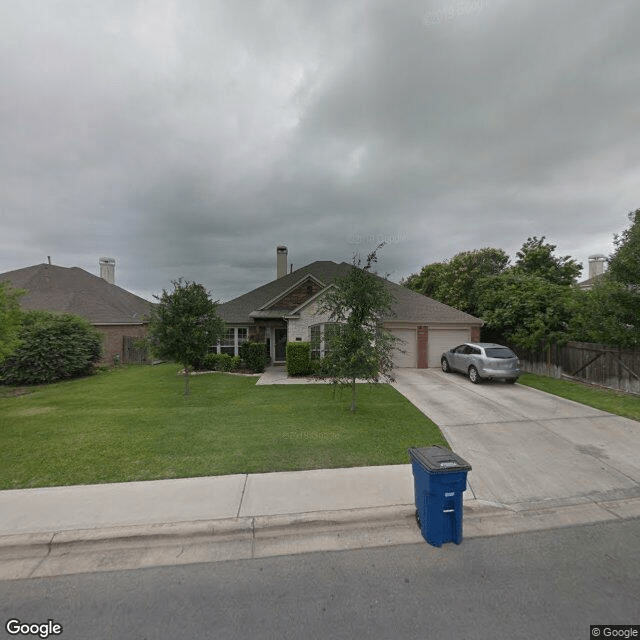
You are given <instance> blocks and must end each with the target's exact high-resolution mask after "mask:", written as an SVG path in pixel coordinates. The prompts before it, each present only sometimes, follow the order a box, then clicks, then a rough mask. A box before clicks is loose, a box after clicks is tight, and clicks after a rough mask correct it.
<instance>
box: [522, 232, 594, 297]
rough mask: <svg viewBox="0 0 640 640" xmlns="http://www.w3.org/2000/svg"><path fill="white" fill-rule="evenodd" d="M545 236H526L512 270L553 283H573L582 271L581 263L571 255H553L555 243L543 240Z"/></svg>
mask: <svg viewBox="0 0 640 640" xmlns="http://www.w3.org/2000/svg"><path fill="white" fill-rule="evenodd" d="M544 239H545V236H542V238H538V237H536V236H533V238H527V241H526V242H525V243H524V244H523V245H522V248H521V249H520V251H518V252H517V253H516V256H517V260H516V263H515V265H514V270H516V271H518V272H520V273H523V274H525V275H530V276H538V277H540V278H544V279H545V280H548V281H549V282H552V283H554V284H564V285H570V284H573V283H574V282H575V281H576V279H577V278H578V277H579V275H580V273H581V272H582V265H581V264H580V263H578V262H576V261H575V260H573V259H572V258H571V256H562V257H560V256H555V255H553V252H554V251H555V249H556V245H555V244H549V243H545V242H544Z"/></svg>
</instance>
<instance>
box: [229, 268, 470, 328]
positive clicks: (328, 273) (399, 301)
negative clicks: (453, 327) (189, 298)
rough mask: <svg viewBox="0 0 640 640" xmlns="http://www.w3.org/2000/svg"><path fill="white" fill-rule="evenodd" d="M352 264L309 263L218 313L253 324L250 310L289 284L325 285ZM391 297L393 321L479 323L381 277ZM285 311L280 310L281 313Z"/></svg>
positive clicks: (236, 300) (276, 295)
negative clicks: (311, 280) (307, 278)
mask: <svg viewBox="0 0 640 640" xmlns="http://www.w3.org/2000/svg"><path fill="white" fill-rule="evenodd" d="M352 268H353V266H352V265H350V264H347V263H346V262H341V263H340V264H337V263H335V262H331V261H318V262H312V263H311V264H309V265H307V266H306V267H302V268H300V269H297V270H296V271H294V272H293V273H289V274H287V275H285V276H283V277H282V278H278V279H276V280H273V281H272V282H269V283H267V284H265V285H263V286H261V287H258V288H257V289H254V290H253V291H249V292H248V293H245V294H244V295H242V296H239V297H238V298H235V299H233V300H230V301H229V302H225V303H224V304H221V305H219V307H218V312H219V313H220V316H221V317H222V319H223V320H224V321H225V322H229V323H232V324H248V323H251V324H252V323H253V318H251V317H250V314H251V312H252V311H256V310H257V309H260V307H262V306H263V305H265V304H266V303H267V302H269V301H270V300H273V299H274V298H277V297H278V295H280V294H282V293H284V292H285V291H287V290H288V289H289V288H290V287H292V286H293V285H295V284H296V283H297V282H299V281H300V280H302V279H303V278H304V277H305V276H307V275H309V274H311V275H313V276H314V277H315V278H317V279H318V280H320V281H321V282H322V283H323V284H325V285H329V284H331V283H332V282H333V280H334V279H335V277H336V276H339V275H344V274H345V273H347V272H348V271H349V269H352ZM384 282H385V283H386V285H387V286H388V287H389V289H390V291H391V293H392V295H393V296H394V298H395V303H394V305H393V310H394V311H395V315H394V316H392V317H389V318H388V320H394V321H396V322H424V323H425V324H427V323H446V324H467V325H468V324H478V325H479V324H482V320H480V319H479V318H475V317H474V316H472V315H469V314H468V313H464V312H462V311H458V310H457V309H454V308H453V307H449V306H447V305H446V304H442V303H441V302H438V301H437V300H433V299H432V298H427V297H426V296H423V295H422V294H420V293H416V292H415V291H411V290H410V289H407V288H406V287H403V286H401V285H399V284H395V283H394V282H390V281H389V280H384ZM285 313H289V312H283V315H284V314H285Z"/></svg>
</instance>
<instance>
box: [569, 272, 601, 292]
mask: <svg viewBox="0 0 640 640" xmlns="http://www.w3.org/2000/svg"><path fill="white" fill-rule="evenodd" d="M603 275H604V274H602V273H598V274H597V275H595V276H593V277H592V278H589V279H588V280H583V281H582V282H578V284H577V285H576V286H577V287H578V288H579V289H582V290H583V291H589V289H591V288H592V287H593V286H594V285H595V284H596V282H598V280H600V278H602V276H603Z"/></svg>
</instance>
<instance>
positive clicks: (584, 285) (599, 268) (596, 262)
mask: <svg viewBox="0 0 640 640" xmlns="http://www.w3.org/2000/svg"><path fill="white" fill-rule="evenodd" d="M606 261H607V256H605V255H602V254H600V253H598V254H595V255H592V256H589V278H588V279H587V280H583V281H582V282H578V284H577V287H578V288H579V289H582V290H583V291H589V289H591V288H592V287H593V285H594V284H595V283H596V282H597V281H598V278H600V276H602V274H603V273H604V264H605V262H606Z"/></svg>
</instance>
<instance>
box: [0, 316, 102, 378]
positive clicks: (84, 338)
mask: <svg viewBox="0 0 640 640" xmlns="http://www.w3.org/2000/svg"><path fill="white" fill-rule="evenodd" d="M19 339H20V345H19V346H18V347H17V348H16V349H15V350H14V352H13V353H12V354H11V355H10V356H9V357H8V358H7V359H6V360H5V362H4V363H3V365H2V367H1V368H0V378H1V379H2V382H3V383H4V384H12V385H16V384H45V383H49V382H55V381H57V380H66V379H68V378H75V377H78V376H83V375H88V374H89V373H91V372H92V371H93V368H94V365H95V364H96V363H97V362H98V360H99V359H100V356H101V355H102V336H101V334H100V333H98V331H96V330H95V329H94V328H93V326H92V325H91V324H90V323H89V322H88V321H87V320H85V319H84V318H81V317H79V316H74V315H72V314H70V313H65V314H55V313H50V312H48V311H29V312H27V313H24V314H23V320H22V326H21V329H20V334H19Z"/></svg>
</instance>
